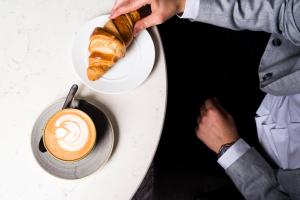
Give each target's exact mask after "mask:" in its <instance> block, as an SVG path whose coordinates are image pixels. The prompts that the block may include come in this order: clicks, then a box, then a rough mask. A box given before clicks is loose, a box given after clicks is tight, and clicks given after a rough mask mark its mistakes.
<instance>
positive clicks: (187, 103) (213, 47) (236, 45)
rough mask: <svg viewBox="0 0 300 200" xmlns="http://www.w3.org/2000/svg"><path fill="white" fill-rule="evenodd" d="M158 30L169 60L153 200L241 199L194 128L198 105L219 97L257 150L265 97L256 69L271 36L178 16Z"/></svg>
mask: <svg viewBox="0 0 300 200" xmlns="http://www.w3.org/2000/svg"><path fill="white" fill-rule="evenodd" d="M159 31H160V34H161V37H162V41H163V45H164V50H165V56H166V61H167V72H168V103H167V112H166V119H165V124H164V129H163V133H162V137H161V141H160V145H159V148H158V150H157V154H156V156H155V160H154V174H155V195H156V198H155V199H162V200H193V199H195V196H196V195H197V194H203V193H206V192H211V191H213V195H212V196H214V197H215V199H231V200H234V199H243V197H242V196H241V194H240V193H239V192H238V191H237V189H236V188H235V187H234V185H233V183H232V182H231V181H230V179H229V178H228V177H227V176H226V174H225V173H224V170H223V169H222V168H221V167H220V166H219V165H218V164H217V162H216V160H217V158H216V155H215V154H214V153H212V152H211V151H210V150H209V149H207V148H206V147H205V145H203V144H202V143H201V142H200V141H199V140H198V139H197V138H196V136H195V133H194V129H195V126H196V118H197V115H198V114H199V106H200V105H201V104H202V103H203V101H204V100H205V99H206V98H208V97H217V98H218V99H219V101H220V102H221V103H222V104H223V105H224V107H225V108H226V109H227V110H228V111H229V112H230V113H231V114H232V115H233V117H234V119H235V121H236V124H237V127H238V130H239V133H240V135H241V136H242V137H243V138H244V139H245V140H246V141H247V142H248V143H249V144H250V145H252V146H258V145H257V144H258V141H257V136H256V127H255V121H254V116H255V111H256V109H257V107H258V106H259V104H260V102H261V100H262V98H263V96H264V94H263V93H262V92H261V91H260V90H259V82H258V75H257V70H258V65H259V61H260V58H261V56H262V54H263V51H264V48H265V45H266V43H267V41H268V38H269V34H266V33H262V32H249V31H240V32H237V31H231V30H227V29H223V28H217V27H214V26H211V25H207V24H203V23H198V22H190V21H188V20H182V19H179V18H177V17H174V18H172V19H171V20H169V21H167V22H166V23H164V24H163V25H160V26H159ZM212 196H211V197H212ZM199 199H206V198H199Z"/></svg>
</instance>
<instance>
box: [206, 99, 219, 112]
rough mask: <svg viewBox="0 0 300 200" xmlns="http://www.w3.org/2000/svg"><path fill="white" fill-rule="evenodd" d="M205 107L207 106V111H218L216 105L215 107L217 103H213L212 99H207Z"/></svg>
mask: <svg viewBox="0 0 300 200" xmlns="http://www.w3.org/2000/svg"><path fill="white" fill-rule="evenodd" d="M204 105H205V107H206V109H207V110H209V109H216V105H215V103H214V102H213V100H212V99H206V100H205V103H204Z"/></svg>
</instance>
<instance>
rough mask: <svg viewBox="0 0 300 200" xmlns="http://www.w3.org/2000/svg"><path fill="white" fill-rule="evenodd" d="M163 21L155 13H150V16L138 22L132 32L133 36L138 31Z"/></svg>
mask: <svg viewBox="0 0 300 200" xmlns="http://www.w3.org/2000/svg"><path fill="white" fill-rule="evenodd" d="M162 22H163V20H162V19H161V18H160V17H159V16H158V15H157V14H155V13H152V14H151V15H149V16H147V17H145V18H143V19H141V20H139V21H138V22H137V23H136V24H135V26H134V30H133V35H134V36H136V35H137V34H138V33H139V32H140V31H142V30H144V29H146V28H149V27H151V26H154V25H157V24H161V23H162Z"/></svg>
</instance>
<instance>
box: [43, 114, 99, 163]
mask: <svg viewBox="0 0 300 200" xmlns="http://www.w3.org/2000/svg"><path fill="white" fill-rule="evenodd" d="M43 141H44V145H45V147H46V149H47V151H48V152H49V153H50V154H52V155H53V156H54V157H56V158H58V159H61V160H65V161H72V160H78V159H82V158H83V157H85V156H86V155H87V154H88V153H89V152H90V151H91V150H92V148H93V146H94V144H95V141H96V128H95V125H94V123H93V121H92V119H91V118H90V117H89V116H88V115H87V114H85V113H84V112H82V111H81V110H77V109H64V110H61V111H59V112H57V113H56V114H54V115H53V116H52V117H51V118H50V119H49V121H48V123H47V125H46V127H45V131H44V136H43Z"/></svg>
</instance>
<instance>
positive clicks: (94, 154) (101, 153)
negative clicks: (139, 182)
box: [31, 99, 114, 179]
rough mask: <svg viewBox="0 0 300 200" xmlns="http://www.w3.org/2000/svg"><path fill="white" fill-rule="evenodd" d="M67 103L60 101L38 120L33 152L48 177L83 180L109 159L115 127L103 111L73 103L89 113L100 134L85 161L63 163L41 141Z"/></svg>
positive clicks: (45, 111) (88, 105)
mask: <svg viewBox="0 0 300 200" xmlns="http://www.w3.org/2000/svg"><path fill="white" fill-rule="evenodd" d="M64 102H65V99H60V100H58V101H56V102H55V103H53V104H52V105H50V106H49V107H48V108H46V109H45V110H44V111H43V112H42V113H41V115H40V116H39V117H38V119H37V121H36V123H35V124H34V127H33V130H32V135H31V148H32V152H33V155H34V157H35V159H36V161H37V162H38V163H39V165H40V166H41V167H42V168H43V169H44V170H46V171H47V172H48V173H50V174H52V175H54V176H56V177H59V178H64V179H80V178H83V177H86V176H88V175H90V174H92V173H94V172H95V171H97V170H98V169H99V168H100V167H102V166H103V165H104V164H105V163H106V161H107V160H108V159H109V157H110V155H111V152H112V149H113V145H114V132H113V127H112V123H111V121H110V120H109V118H108V117H107V115H106V114H105V113H104V112H103V110H101V108H98V107H96V106H94V105H92V104H90V103H88V102H87V101H84V100H77V99H75V100H73V102H72V104H76V108H77V109H80V110H82V111H84V112H86V113H87V114H88V115H89V116H90V117H91V118H92V120H93V122H94V124H95V126H96V131H97V139H96V143H95V146H94V148H93V150H92V151H91V152H90V153H89V154H88V155H87V156H86V157H84V158H83V159H81V160H77V161H62V160H58V159H56V158H54V156H52V155H51V154H50V153H49V152H47V151H46V150H45V148H44V146H43V143H42V142H41V138H42V136H43V133H44V128H45V125H46V122H47V121H48V120H49V119H50V117H51V116H52V115H53V114H55V113H56V112H57V111H59V110H60V109H61V108H62V106H63V104H64Z"/></svg>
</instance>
